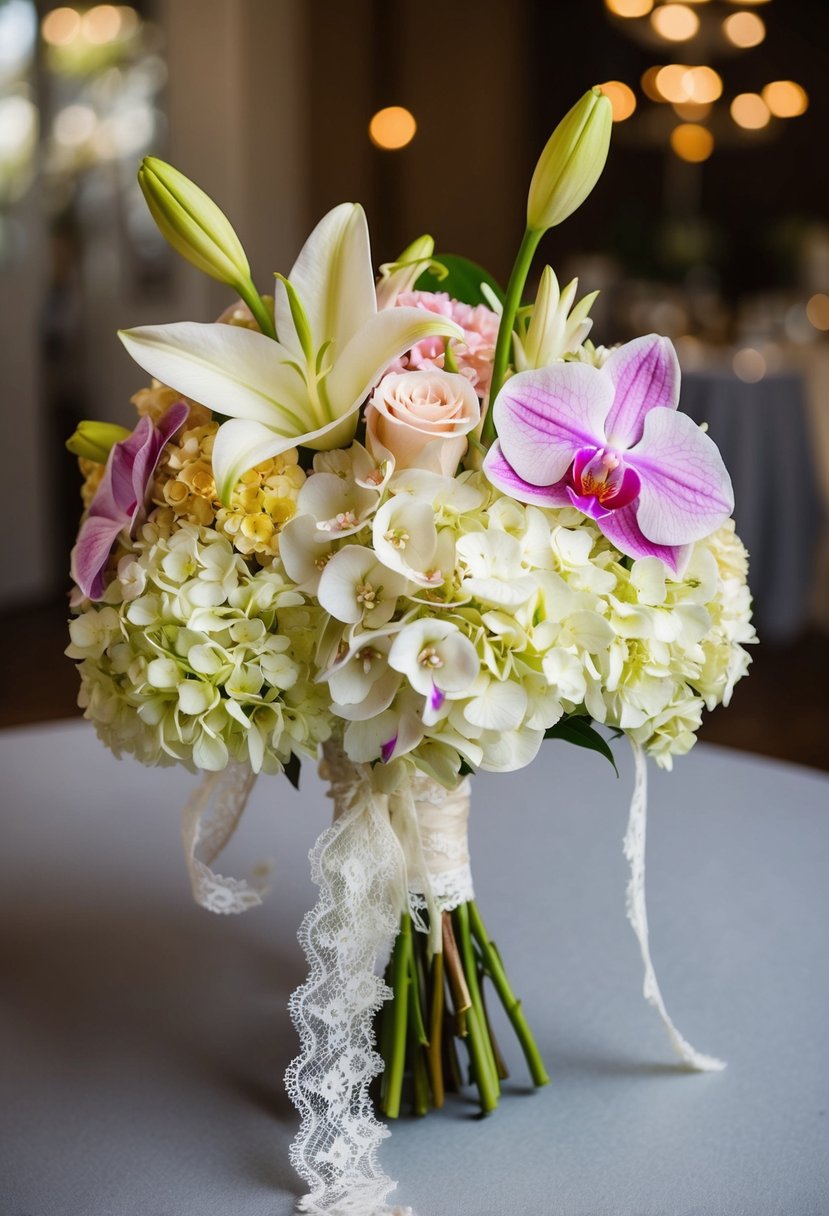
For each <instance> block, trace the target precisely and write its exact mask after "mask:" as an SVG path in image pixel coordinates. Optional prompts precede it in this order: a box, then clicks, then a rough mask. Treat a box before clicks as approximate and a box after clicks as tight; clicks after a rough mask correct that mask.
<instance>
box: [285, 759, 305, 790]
mask: <svg viewBox="0 0 829 1216" xmlns="http://www.w3.org/2000/svg"><path fill="white" fill-rule="evenodd" d="M301 767H302V765H301V763H300V759H299V756H296V755H294V753H293V752H291V755H290V758H289V760H288V761H287V763H286V764H285V766H284V768H283V770H282V771H283V772H284V774H285V776H286V777H287V778H288V780H289V781H290V783H291V785H292V786H293V787H294V789H295V790H298V789H299V772H300V769H301Z"/></svg>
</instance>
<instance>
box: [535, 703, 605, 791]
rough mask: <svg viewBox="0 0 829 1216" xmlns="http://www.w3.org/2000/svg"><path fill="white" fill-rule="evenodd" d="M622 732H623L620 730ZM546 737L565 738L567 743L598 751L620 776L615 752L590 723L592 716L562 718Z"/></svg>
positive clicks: (546, 733) (545, 733) (547, 732)
mask: <svg viewBox="0 0 829 1216" xmlns="http://www.w3.org/2000/svg"><path fill="white" fill-rule="evenodd" d="M620 733H621V732H620ZM544 738H545V739H563V740H564V742H565V743H575V745H576V747H586V748H587V749H588V750H589V751H592V752H598V753H599V754H600V755H602V756H604V758H605V760H609V761H610V763H611V764H612V765H613V771H614V772H615V773H616V776H617V777H618V776H619V770H618V768H616V761H615V760H614V759H613V752H612V751H611V750H610V745H609V743H608V742H607V740H606V739H604V738H602V736H601V735H600V734H599V732H598V731H597V730H595V729H594V728H593V727H592V726H591V725H590V718H581V717H573V718H562V720H561V721H560V722H556V724H555V726H551V727H550V728H549V730H546V731H545V732H544Z"/></svg>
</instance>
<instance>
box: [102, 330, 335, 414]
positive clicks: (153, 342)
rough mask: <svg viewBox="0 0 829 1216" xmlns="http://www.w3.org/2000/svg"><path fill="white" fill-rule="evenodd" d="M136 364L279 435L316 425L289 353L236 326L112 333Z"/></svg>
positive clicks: (203, 401)
mask: <svg viewBox="0 0 829 1216" xmlns="http://www.w3.org/2000/svg"><path fill="white" fill-rule="evenodd" d="M118 336H119V337H120V339H121V341H122V342H123V344H124V346H125V347H126V348H127V350H128V351H129V353H130V355H132V357H133V359H134V360H135V361H136V363H137V364H138V365H139V366H140V367H143V368H144V371H146V372H149V373H150V375H151V376H155V378H156V379H157V380H160V381H161V382H162V384H169V385H170V387H171V388H174V389H175V390H176V392H179V393H183V394H184V396H185V397H190V398H192V399H193V401H199V402H201V404H202V405H206V406H209V408H210V409H212V410H216V411H217V413H219V414H224V415H225V416H226V417H228V418H248V419H253V420H255V421H257V422H261V423H264V424H265V425H266V426H269V427H271V428H272V429H273V430H278V431H282V432H283V433H284V434H294V435H295V434H301V433H302V432H303V431H310V430H313V429H314V427H315V426H316V425H317V424H318V419H316V418H315V417H314V416H313V415H312V414H310V409H311V407H310V402H309V401H308V394H307V391H306V389H305V386H304V384H303V383H302V381H301V380H300V378H299V376H298V375H297V373H296V372H295V371H294V370H293V369H292V368H290V367H288V366H287V365H286V362H285V361H286V360H288V359H291V357H292V356H291V354H290V352H289V351H288V350H287V349H286V348H285V347H284V346H281V345H280V344H279V343H278V342H274V341H273V339H271V338H266V337H265V336H264V335H263V334H259V333H255V332H254V331H253V330H249V329H243V328H241V327H239V326H237V325H219V324H212V325H200V324H197V323H196V322H193V321H180V322H177V323H176V324H174V325H146V326H143V327H141V328H140V329H128V330H122V331H120V333H119V335H118Z"/></svg>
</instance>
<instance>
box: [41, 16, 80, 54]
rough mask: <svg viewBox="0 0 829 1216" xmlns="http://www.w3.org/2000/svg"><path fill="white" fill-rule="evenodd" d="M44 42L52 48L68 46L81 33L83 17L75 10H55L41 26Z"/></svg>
mask: <svg viewBox="0 0 829 1216" xmlns="http://www.w3.org/2000/svg"><path fill="white" fill-rule="evenodd" d="M40 32H41V33H42V34H43V40H44V42H48V43H49V45H50V46H66V45H67V43H69V42H72V41H73V40H74V39H75V38H77V36H78V34H79V33H80V32H81V16H80V13H77V12H76V11H75V9H73V8H53V9H52V11H51V12H50V13H47V14H46V16H45V17H44V18H43V21H42V22H41V26H40Z"/></svg>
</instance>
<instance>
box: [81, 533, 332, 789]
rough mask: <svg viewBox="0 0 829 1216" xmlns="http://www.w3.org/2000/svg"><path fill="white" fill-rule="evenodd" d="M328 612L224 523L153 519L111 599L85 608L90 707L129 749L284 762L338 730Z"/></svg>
mask: <svg viewBox="0 0 829 1216" xmlns="http://www.w3.org/2000/svg"><path fill="white" fill-rule="evenodd" d="M321 617H322V614H321V612H320V610H319V608H314V607H312V606H309V605H308V604H307V603H306V602H305V600H304V597H303V596H302V595H300V594H298V593H297V591H296V590H295V588H294V587H293V585H292V584H291V583H290V581H289V580H288V579H286V578H285V576H284V574H283V573H282V572H281V571H280V570H279V569H278V568H275V567H270V568H268V569H260V570H257V571H256V572H255V573H251V571H250V570H249V569H248V566H247V564H246V563H245V561H244V559H243V558H242V557H241V556H240V555H239V554H238V553H236V552H235V551H234V550H233V548H232V546H231V544H230V543H229V541H228V540H227V539H226V538H225V537H223V536H221V535H220V534H219V533H217V532H216V531H214V530H213V529H210V528H201V527H199V526H198V525H196V524H191V523H187V522H178V523H176V524H175V526H174V527H173V528H172V529H170V528H168V527H164V526H161V525H160V524H159V522H157V521H156V522H149V523H147V524H145V525H144V527H143V528H142V530H141V534H140V536H139V537H138V538H137V539H136V541H135V543H134V546H133V548H132V551H131V552H130V553H127V554H125V555H124V556H123V557H122V558H121V559H120V561H119V563H118V567H117V574H116V577H115V578H114V579H113V580H112V582H111V583H110V584H109V587H108V591H107V595H106V600H105V602H103V603H95V604H93V603H87V604H86V605H85V606H84V607H83V608H82V610H81V611H80V612H79V615H77V616H76V617H75V618H74V619H73V620H72V621H71V623H70V627H69V629H70V637H71V645H70V646H69V648H68V650H67V654H69V655H70V657H71V658H73V659H76V660H78V662H79V672H80V677H81V694H80V704H81V705H82V706H83V708H84V710H85V716H86V717H87V718H90V719H91V720H92V721H93V722H94V723H95V726H96V728H97V731H98V734H99V735H100V737H101V738H102V739H103V741H104V742H105V743H106V744H107V745H108V746H109V747H110V748H111V749H112V750H113V751H114V752H115V753H116V755H119V754H121V752H128V753H130V754H132V755H134V756H136V757H137V758H138V759H139V760H141V761H142V762H143V763H144V764H153V765H157V764H172V763H180V764H184V765H185V766H186V767H188V768H191V769H207V770H218V769H222V768H224V767H225V765H226V764H227V763H228V761H229V760H236V761H243V762H247V763H249V764H250V765H251V767H252V768H253V769H254V771H255V772H259V771H266V772H274V771H280V770H281V768H282V766H283V765H284V764H285V763H287V761H288V760H289V759H290V756H291V754H292V753H294V754H302V753H304V754H307V755H313V754H314V753H315V751H316V748H317V746H318V745H319V743H320V742H321V741H322V740H324V739H326V738H327V737H328V734H329V730H330V727H329V715H328V712H327V708H328V707H327V697H326V696H325V693H324V690H321V689H320V688H319V686H318V685H316V684H315V683H314V668H313V656H314V650H315V646H316V640H317V636H318V633H319V630H320V628H321Z"/></svg>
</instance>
